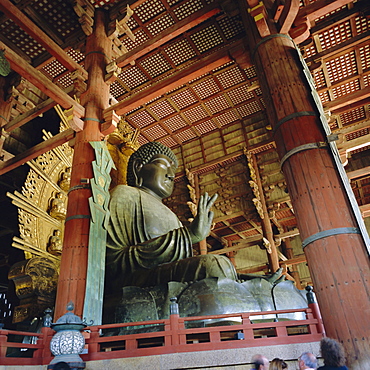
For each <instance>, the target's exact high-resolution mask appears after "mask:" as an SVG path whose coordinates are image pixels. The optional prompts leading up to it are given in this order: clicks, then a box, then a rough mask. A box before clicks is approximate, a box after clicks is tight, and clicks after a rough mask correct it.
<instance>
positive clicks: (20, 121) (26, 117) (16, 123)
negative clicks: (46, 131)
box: [3, 86, 74, 132]
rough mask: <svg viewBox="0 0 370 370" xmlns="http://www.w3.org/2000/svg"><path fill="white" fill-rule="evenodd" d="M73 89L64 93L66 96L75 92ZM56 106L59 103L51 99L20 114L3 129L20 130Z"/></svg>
mask: <svg viewBox="0 0 370 370" xmlns="http://www.w3.org/2000/svg"><path fill="white" fill-rule="evenodd" d="M73 89H74V87H73V86H70V87H69V88H68V89H66V90H65V91H64V92H65V93H66V94H68V93H69V92H71V91H73ZM56 105H57V103H56V102H55V101H54V100H53V99H51V98H49V99H47V100H45V101H43V102H42V103H40V104H39V105H37V106H36V107H34V108H32V109H30V110H29V111H27V112H25V113H22V114H20V115H19V116H17V117H16V118H14V119H13V120H11V121H9V122H8V123H7V124H6V125H5V126H4V127H3V129H4V130H5V131H7V132H10V131H13V130H15V129H16V128H18V127H20V126H23V125H24V124H26V123H27V122H29V121H31V120H33V119H34V118H36V117H38V116H39V115H40V114H42V113H44V112H46V111H48V110H49V109H51V108H53V107H55V106H56Z"/></svg>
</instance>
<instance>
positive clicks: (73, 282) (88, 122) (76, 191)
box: [55, 10, 111, 319]
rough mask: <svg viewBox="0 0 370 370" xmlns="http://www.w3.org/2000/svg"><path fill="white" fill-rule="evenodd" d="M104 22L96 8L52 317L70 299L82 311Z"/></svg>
mask: <svg viewBox="0 0 370 370" xmlns="http://www.w3.org/2000/svg"><path fill="white" fill-rule="evenodd" d="M105 23H106V22H105V12H104V11H103V10H96V11H95V17H94V31H93V33H92V34H91V35H90V36H89V37H88V38H87V43H86V58H85V69H86V70H87V71H88V73H89V79H88V82H87V91H86V92H85V93H84V94H83V95H82V96H81V105H83V106H84V107H85V109H86V111H85V118H84V129H83V130H82V131H80V132H77V133H76V138H75V144H74V155H73V162H72V172H71V188H70V191H69V194H68V207H67V218H66V222H65V231H64V242H63V253H62V258H61V268H60V276H59V283H58V292H57V300H56V308H55V319H58V318H59V317H60V316H61V315H63V314H64V313H65V311H66V305H67V303H68V302H69V301H73V303H74V304H75V310H74V313H75V314H76V315H78V316H81V315H82V312H83V302H84V298H85V287H86V272H87V255H88V250H87V249H88V243H89V228H90V210H89V203H88V198H89V197H90V196H91V190H90V186H89V184H88V183H87V181H86V179H90V178H92V177H93V171H92V166H91V162H92V161H93V160H94V159H95V157H94V151H93V148H92V147H91V145H90V144H89V142H90V141H101V140H102V134H101V132H100V125H101V122H102V121H103V117H102V112H103V110H104V109H105V108H107V107H108V99H109V86H108V85H107V84H106V83H105V82H104V75H105V66H106V64H107V63H109V62H110V55H111V41H110V40H109V39H108V37H107V35H106V32H105Z"/></svg>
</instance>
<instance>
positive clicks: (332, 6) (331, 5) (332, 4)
mask: <svg viewBox="0 0 370 370" xmlns="http://www.w3.org/2000/svg"><path fill="white" fill-rule="evenodd" d="M352 2H353V0H336V1H333V0H317V1H315V2H314V3H311V4H309V5H307V6H304V7H302V8H301V10H300V11H299V12H298V16H297V20H298V19H303V18H304V17H307V18H308V19H309V21H310V22H312V21H314V20H315V19H317V18H320V17H322V16H324V15H326V14H328V13H330V12H332V11H334V10H336V9H338V8H340V7H342V6H343V5H346V4H349V3H352ZM297 23H298V22H297Z"/></svg>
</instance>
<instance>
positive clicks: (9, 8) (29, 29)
mask: <svg viewBox="0 0 370 370" xmlns="http://www.w3.org/2000/svg"><path fill="white" fill-rule="evenodd" d="M0 10H1V11H2V12H3V13H4V14H5V15H7V16H8V17H9V18H10V19H12V20H13V21H14V22H15V23H16V24H18V26H19V27H21V28H22V29H23V30H24V31H25V32H26V33H27V34H28V35H29V36H31V37H32V38H34V39H35V40H36V41H37V42H38V43H40V45H41V46H43V47H44V48H45V50H47V51H48V52H49V53H50V54H51V55H53V56H54V57H55V59H57V60H58V61H59V62H60V63H61V64H62V65H64V67H66V68H67V69H68V70H69V71H74V70H76V69H78V70H80V71H81V73H82V74H83V76H84V77H85V79H87V72H86V71H85V70H84V69H83V68H82V67H81V66H80V65H79V64H78V63H77V62H76V61H74V60H73V59H72V58H71V57H70V56H69V55H68V54H67V53H66V52H65V51H64V50H63V49H62V48H61V47H60V46H59V45H58V44H56V43H55V42H54V41H53V40H52V39H51V38H50V37H49V36H47V35H46V34H45V33H44V32H43V31H42V30H41V29H40V28H39V27H37V26H36V25H35V24H34V23H33V22H32V21H31V20H30V19H29V18H28V17H27V16H25V15H24V14H23V13H22V12H21V11H20V10H19V9H18V8H17V7H16V6H15V5H13V4H12V2H10V1H9V0H0Z"/></svg>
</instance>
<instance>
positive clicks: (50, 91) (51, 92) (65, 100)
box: [0, 42, 85, 117]
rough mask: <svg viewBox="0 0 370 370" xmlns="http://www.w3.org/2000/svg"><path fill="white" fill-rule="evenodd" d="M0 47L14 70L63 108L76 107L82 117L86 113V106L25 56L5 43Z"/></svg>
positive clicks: (0, 44) (0, 43)
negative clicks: (22, 56) (32, 64)
mask: <svg viewBox="0 0 370 370" xmlns="http://www.w3.org/2000/svg"><path fill="white" fill-rule="evenodd" d="M0 48H1V49H3V50H5V56H6V58H7V60H8V61H9V63H10V67H11V69H12V70H13V71H15V72H17V73H19V74H20V75H21V76H23V77H24V78H25V79H26V80H28V81H30V82H31V83H32V84H33V85H35V86H36V87H37V88H38V89H40V90H41V91H42V92H43V93H45V94H46V95H47V96H49V97H50V98H52V99H53V100H54V101H55V102H57V103H58V104H60V105H61V106H62V107H63V108H65V109H69V108H71V107H74V108H75V109H76V112H78V113H79V116H80V117H83V115H84V110H85V109H84V108H83V107H82V106H81V105H80V104H79V103H77V102H76V101H75V100H74V99H73V98H71V97H70V96H69V95H68V94H66V93H65V92H64V91H63V90H62V89H60V88H59V87H58V86H57V85H55V84H54V83H53V82H52V81H50V80H49V79H48V78H47V77H45V75H43V74H42V73H41V72H40V71H38V70H37V69H35V68H33V67H32V66H31V65H30V64H29V63H27V62H26V61H25V60H24V59H23V58H21V57H20V56H18V55H17V54H16V53H14V51H13V50H11V49H10V48H8V47H7V46H6V45H5V44H4V43H2V42H0Z"/></svg>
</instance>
